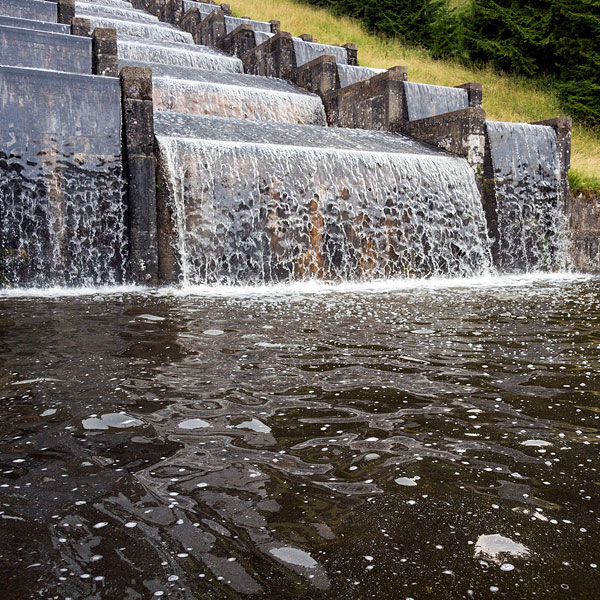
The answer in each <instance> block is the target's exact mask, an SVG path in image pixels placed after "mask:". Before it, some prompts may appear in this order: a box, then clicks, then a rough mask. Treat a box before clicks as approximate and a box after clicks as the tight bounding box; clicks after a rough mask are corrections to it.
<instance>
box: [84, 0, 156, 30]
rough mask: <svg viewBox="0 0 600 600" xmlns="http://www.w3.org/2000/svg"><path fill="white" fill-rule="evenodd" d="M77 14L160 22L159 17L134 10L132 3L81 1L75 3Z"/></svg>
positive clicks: (139, 21) (142, 21)
mask: <svg viewBox="0 0 600 600" xmlns="http://www.w3.org/2000/svg"><path fill="white" fill-rule="evenodd" d="M75 15H76V16H77V17H86V18H87V17H99V18H102V17H104V18H107V19H122V20H125V21H132V20H135V21H136V22H138V23H156V24H157V23H159V20H158V17H155V16H154V15H151V14H149V13H144V12H142V11H139V10H134V9H133V8H132V6H131V5H129V6H127V5H124V6H121V5H109V6H106V5H103V4H92V3H90V2H79V0H77V2H76V4H75Z"/></svg>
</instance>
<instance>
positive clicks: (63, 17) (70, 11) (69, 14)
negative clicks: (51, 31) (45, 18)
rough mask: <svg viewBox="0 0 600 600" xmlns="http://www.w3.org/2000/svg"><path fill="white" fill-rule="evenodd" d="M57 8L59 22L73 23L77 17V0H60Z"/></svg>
mask: <svg viewBox="0 0 600 600" xmlns="http://www.w3.org/2000/svg"><path fill="white" fill-rule="evenodd" d="M56 8H57V13H56V17H57V18H56V21H57V23H63V24H65V25H71V24H72V23H73V19H74V18H75V0H58V2H57V7H56Z"/></svg>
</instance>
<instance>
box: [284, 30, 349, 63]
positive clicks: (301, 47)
mask: <svg viewBox="0 0 600 600" xmlns="http://www.w3.org/2000/svg"><path fill="white" fill-rule="evenodd" d="M292 41H293V42H294V51H295V53H296V65H297V66H298V67H300V66H301V65H304V64H306V63H307V62H310V61H311V60H314V59H315V58H318V57H319V56H323V55H325V54H328V55H330V56H335V60H336V62H337V63H338V65H345V64H348V54H347V52H346V48H342V47H341V46H329V45H327V44H317V43H316V42H305V41H304V40H302V39H300V38H296V37H295V38H292Z"/></svg>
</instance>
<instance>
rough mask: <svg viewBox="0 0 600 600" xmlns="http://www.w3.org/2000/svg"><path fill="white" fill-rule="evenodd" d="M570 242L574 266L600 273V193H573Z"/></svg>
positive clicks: (588, 271)
mask: <svg viewBox="0 0 600 600" xmlns="http://www.w3.org/2000/svg"><path fill="white" fill-rule="evenodd" d="M569 242H570V252H571V260H572V263H573V268H574V269H576V270H577V271H582V272H583V273H595V274H600V195H599V194H598V193H591V192H576V193H573V194H571V197H570V201H569Z"/></svg>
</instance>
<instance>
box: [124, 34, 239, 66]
mask: <svg viewBox="0 0 600 600" xmlns="http://www.w3.org/2000/svg"><path fill="white" fill-rule="evenodd" d="M118 44H119V58H120V59H122V60H124V61H136V62H141V63H147V64H148V65H149V66H152V63H158V64H162V65H173V66H180V67H195V68H197V69H211V70H215V71H221V72H223V71H224V72H230V73H241V72H242V71H243V68H242V61H241V60H240V59H239V58H235V57H232V56H227V55H225V54H221V53H218V52H216V51H212V50H211V49H210V48H206V47H204V46H193V45H181V46H180V47H173V46H164V45H160V44H159V43H146V42H142V41H139V42H138V41H129V40H119V42H118Z"/></svg>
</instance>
